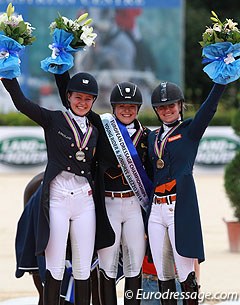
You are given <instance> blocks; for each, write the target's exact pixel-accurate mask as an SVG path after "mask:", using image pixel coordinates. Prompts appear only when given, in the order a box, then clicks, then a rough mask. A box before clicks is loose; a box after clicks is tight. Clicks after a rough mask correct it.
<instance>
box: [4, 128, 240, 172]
mask: <svg viewBox="0 0 240 305" xmlns="http://www.w3.org/2000/svg"><path fill="white" fill-rule="evenodd" d="M150 129H152V130H153V129H156V127H150ZM238 149H240V139H239V137H237V136H236V135H235V134H234V131H233V130H232V128H231V127H208V128H207V130H206V132H205V133H204V135H203V138H202V140H201V141H200V145H199V150H198V153H197V157H196V162H195V168H196V169H197V170H199V169H200V171H202V170H203V171H206V170H213V169H214V168H218V169H220V170H223V169H224V166H225V165H226V164H227V163H229V162H230V161H231V160H232V159H233V158H234V156H235V154H236V151H237V150H238ZM46 163H47V152H46V144H45V140H44V134H43V130H42V128H41V127H0V173H2V172H16V171H29V170H30V171H32V172H34V173H38V172H40V171H43V170H44V168H45V166H46Z"/></svg>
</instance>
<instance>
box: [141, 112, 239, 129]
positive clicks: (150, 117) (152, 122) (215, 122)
mask: <svg viewBox="0 0 240 305" xmlns="http://www.w3.org/2000/svg"><path fill="white" fill-rule="evenodd" d="M236 112H237V110H236V109H231V110H228V111H218V112H217V113H216V114H215V116H214V117H213V119H212V121H211V123H210V125H211V126H231V121H232V119H233V117H234V115H235V113H236ZM195 113H196V111H193V110H189V111H185V112H184V119H187V118H192V117H194V115H195ZM138 118H139V120H140V121H141V122H142V124H143V125H145V126H159V125H160V122H159V120H158V118H157V115H156V114H155V113H154V111H152V110H143V111H142V112H141V111H140V113H139V116H138ZM239 118H240V117H239ZM239 121H240V120H239Z"/></svg>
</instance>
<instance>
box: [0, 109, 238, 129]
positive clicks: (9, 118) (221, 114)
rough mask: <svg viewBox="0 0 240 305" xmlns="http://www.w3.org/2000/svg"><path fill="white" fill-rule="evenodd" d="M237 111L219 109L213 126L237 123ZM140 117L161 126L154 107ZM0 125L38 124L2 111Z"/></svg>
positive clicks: (145, 123) (146, 121) (187, 114)
mask: <svg viewBox="0 0 240 305" xmlns="http://www.w3.org/2000/svg"><path fill="white" fill-rule="evenodd" d="M236 113H239V111H238V110H236V109H232V110H229V111H218V112H217V113H216V114H215V116H214V118H213V120H212V122H211V124H210V125H211V126H230V125H231V121H232V120H233V117H234V116H235V117H237V121H236V124H237V123H238V122H240V120H239V118H240V116H238V115H237V116H236ZM194 114H195V111H192V110H191V111H186V112H185V113H184V118H185V119H186V118H189V117H193V116H194ZM139 119H140V121H141V122H142V124H143V125H145V126H159V125H160V122H159V120H158V118H157V115H156V114H155V113H154V111H153V110H152V109H146V110H142V111H140V113H139ZM0 126H37V124H36V123H35V122H33V121H32V120H30V119H29V118H28V117H27V116H25V115H24V114H22V113H20V112H9V113H7V114H1V113H0Z"/></svg>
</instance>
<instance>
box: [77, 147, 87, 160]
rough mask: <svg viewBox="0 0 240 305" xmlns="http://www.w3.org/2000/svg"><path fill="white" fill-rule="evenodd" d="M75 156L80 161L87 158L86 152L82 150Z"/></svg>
mask: <svg viewBox="0 0 240 305" xmlns="http://www.w3.org/2000/svg"><path fill="white" fill-rule="evenodd" d="M75 156H76V159H77V160H78V161H83V160H84V159H85V153H84V152H83V151H82V150H79V151H77V152H76V154H75Z"/></svg>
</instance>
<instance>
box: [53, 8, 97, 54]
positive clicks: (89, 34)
mask: <svg viewBox="0 0 240 305" xmlns="http://www.w3.org/2000/svg"><path fill="white" fill-rule="evenodd" d="M87 17H88V13H85V14H82V15H81V16H80V17H79V18H78V19H76V20H71V19H68V18H66V17H64V16H61V15H60V14H59V17H58V18H56V19H55V21H54V22H52V23H51V24H50V26H49V28H50V33H51V34H52V33H53V32H54V30H55V29H56V28H57V29H62V30H64V31H66V32H68V33H71V34H72V35H73V40H72V42H71V44H70V46H71V47H72V48H74V49H77V48H81V47H85V46H88V47H90V46H91V45H94V44H95V42H94V39H95V38H96V36H97V34H96V33H93V27H89V25H90V24H91V22H92V19H87ZM86 19H87V20H86Z"/></svg>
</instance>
